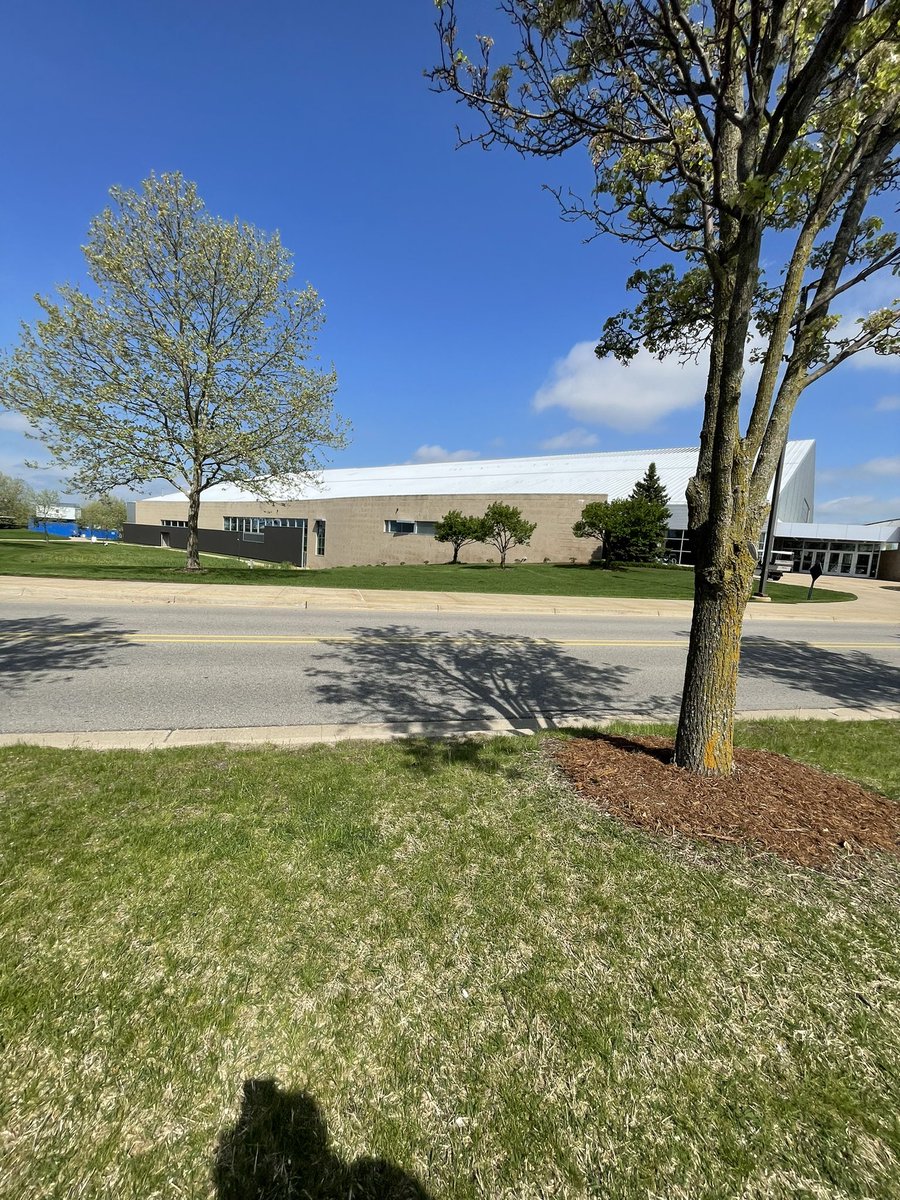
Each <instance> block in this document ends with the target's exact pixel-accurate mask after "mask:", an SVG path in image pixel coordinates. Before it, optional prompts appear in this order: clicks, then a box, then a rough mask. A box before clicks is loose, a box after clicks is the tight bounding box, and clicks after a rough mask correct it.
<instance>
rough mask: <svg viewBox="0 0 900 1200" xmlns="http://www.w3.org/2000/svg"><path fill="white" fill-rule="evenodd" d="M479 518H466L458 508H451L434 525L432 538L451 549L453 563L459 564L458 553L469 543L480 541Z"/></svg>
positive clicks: (480, 528)
mask: <svg viewBox="0 0 900 1200" xmlns="http://www.w3.org/2000/svg"><path fill="white" fill-rule="evenodd" d="M481 534H482V527H481V518H480V517H467V516H465V515H464V514H463V513H461V512H460V511H459V509H458V508H452V509H451V510H450V512H448V513H446V514H445V516H443V517H442V518H441V520H440V521H438V522H437V523H436V524H435V527H434V538H435V541H437V542H446V543H447V544H449V545H451V546H452V547H453V560H452V561H453V562H459V552H460V550H461V549H462V548H463V546H468V545H469V544H470V543H471V542H479V541H481Z"/></svg>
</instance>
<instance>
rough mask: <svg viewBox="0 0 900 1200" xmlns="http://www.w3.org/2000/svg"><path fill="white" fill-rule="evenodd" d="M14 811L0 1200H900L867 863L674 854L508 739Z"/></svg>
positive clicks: (107, 788)
mask: <svg viewBox="0 0 900 1200" xmlns="http://www.w3.org/2000/svg"><path fill="white" fill-rule="evenodd" d="M896 732H897V730H896V726H895V727H894V729H893V733H894V737H895V741H896ZM871 748H872V747H870V749H871ZM0 789H2V802H3V830H2V833H3V837H2V843H0V844H2V847H3V854H4V858H5V863H4V874H5V880H6V883H5V887H4V889H3V892H2V897H0V906H2V918H3V943H2V958H0V970H2V976H0V979H2V984H0V986H2V997H0V1011H2V1013H3V1018H2V1020H3V1041H2V1047H3V1049H2V1057H3V1069H4V1079H5V1080H6V1084H5V1087H4V1090H3V1094H2V1106H3V1113H2V1128H3V1131H4V1133H3V1138H2V1142H0V1195H2V1196H4V1197H6V1196H9V1197H13V1196H15V1197H22V1196H28V1197H29V1198H30V1200H39V1198H42V1197H63V1196H65V1197H68V1196H81V1195H84V1196H91V1197H116V1200H127V1198H131V1197H135V1198H136V1197H144V1198H146V1197H151V1196H159V1197H176V1196H191V1197H217V1200H237V1198H242V1200H247V1198H248V1197H251V1196H253V1197H258V1198H260V1200H261V1198H262V1197H263V1196H266V1197H287V1196H290V1195H294V1196H296V1195H306V1194H308V1195H310V1196H316V1197H320V1198H323V1197H326V1196H327V1197H335V1198H336V1197H337V1196H346V1195H348V1194H349V1188H350V1186H351V1185H352V1187H353V1189H354V1192H353V1194H354V1195H358V1196H366V1195H370V1196H376V1195H377V1196H395V1197H397V1198H398V1200H399V1198H400V1197H410V1198H412V1197H426V1196H427V1197H431V1198H432V1200H437V1198H439V1197H440V1198H447V1200H451V1198H452V1200H463V1198H465V1200H469V1198H474V1197H482V1196H490V1197H508V1198H510V1200H512V1198H513V1197H515V1198H516V1200H538V1198H539V1197H548V1196H554V1197H566V1198H569V1197H571V1198H573V1200H575V1198H579V1200H580V1198H584V1200H587V1198H588V1197H599V1196H603V1197H611V1198H616V1200H618V1198H626V1197H628V1198H630V1197H634V1198H635V1200H637V1198H641V1200H644V1198H646V1197H665V1198H666V1200H697V1198H698V1197H709V1198H710V1200H712V1198H713V1197H715V1198H718V1197H722V1196H738V1195H740V1196H746V1197H752V1198H754V1200H756V1198H762V1197H795V1196H809V1197H823V1198H825V1197H827V1198H831V1197H838V1196H842V1197H843V1196H850V1197H887V1196H889V1195H892V1194H896V1191H895V1189H896V1182H897V1179H898V1178H900V1131H898V1127H897V1121H896V1112H897V1109H898V1106H900V1080H898V1074H897V1068H896V1064H897V1062H898V1061H900V1022H898V1020H897V1016H898V1012H897V1007H898V995H900V993H898V979H900V950H898V944H897V936H896V930H897V927H898V917H900V913H898V901H897V892H896V882H897V879H896V875H895V872H894V871H893V868H892V867H891V866H890V864H888V863H884V864H880V865H879V864H873V865H872V866H871V868H870V869H869V870H868V871H867V872H866V873H865V874H864V875H860V876H859V877H857V878H849V877H840V876H826V875H821V874H816V873H814V872H811V871H804V870H796V871H789V870H788V869H786V868H784V867H782V866H779V865H778V864H776V863H772V862H753V861H751V860H749V859H747V858H746V857H745V856H742V855H740V854H737V853H729V852H725V853H722V854H718V853H713V852H711V851H710V852H705V853H703V854H699V853H697V852H695V851H693V850H692V849H691V848H690V847H689V846H684V847H679V846H677V845H673V844H668V843H665V842H661V841H660V840H659V839H655V838H650V837H647V836H645V835H642V834H640V833H637V832H634V831H630V830H627V829H624V828H622V827H621V826H619V825H618V824H617V823H616V822H614V821H612V820H611V819H609V818H607V817H605V816H603V815H602V814H601V813H599V812H598V811H596V809H594V808H592V807H591V806H589V805H586V804H583V803H582V802H580V801H579V800H578V799H577V798H576V797H575V796H574V794H573V793H572V792H571V791H570V789H568V788H567V787H566V786H565V785H564V784H563V783H562V782H561V781H560V779H559V778H558V776H557V774H556V772H555V770H554V769H553V767H552V766H551V765H550V763H549V760H548V758H547V756H546V755H544V754H543V752H542V750H541V746H540V744H539V743H538V744H536V743H534V742H528V741H517V740H513V739H498V740H495V741H491V742H489V743H483V744H479V743H463V744H456V745H450V744H446V743H425V742H413V743H407V744H404V745H393V746H363V745H346V746H341V747H339V748H336V749H316V750H309V751H303V752H291V751H279V750H274V749H268V750H259V751H256V750H254V751H247V750H244V751H240V750H225V749H222V748H216V747H212V748H205V749H201V750H183V751H163V752H159V753H153V754H144V755H141V754H138V753H124V752H123V753H110V754H92V753H87V752H82V753H74V754H73V753H65V752H54V751H40V750H35V749H26V748H19V749H15V750H7V751H4V752H2V753H0ZM266 1079H274V1080H276V1081H277V1084H259V1083H252V1082H251V1083H250V1084H249V1087H248V1081H259V1080H266ZM254 1106H255V1107H254ZM326 1129H327V1132H326ZM329 1139H330V1140H329ZM291 1189H293V1190H291Z"/></svg>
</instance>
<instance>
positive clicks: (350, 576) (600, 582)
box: [0, 536, 856, 604]
mask: <svg viewBox="0 0 900 1200" xmlns="http://www.w3.org/2000/svg"><path fill="white" fill-rule="evenodd" d="M201 561H202V564H203V568H204V569H203V571H202V572H201V573H199V574H197V575H188V574H186V573H185V572H184V570H183V569H182V566H183V562H184V554H183V553H182V552H180V551H178V552H176V551H173V550H161V549H156V548H154V547H150V546H127V545H121V544H118V543H105V544H104V543H91V542H87V543H85V542H69V541H65V540H51V541H49V542H43V541H41V542H34V541H30V542H21V543H17V542H16V541H15V540H7V539H6V538H5V536H0V575H41V576H53V577H57V578H62V579H109V580H138V581H151V582H163V583H172V582H173V581H177V582H179V583H185V582H195V583H198V584H203V583H245V584H273V583H276V584H278V585H279V586H296V587H333V588H372V589H376V590H377V589H381V590H389V591H397V590H402V591H423V592H495V593H503V594H506V595H517V596H529V595H530V596H610V597H619V598H646V599H654V600H690V599H692V598H693V594H694V592H693V589H694V583H693V574H692V572H691V571H689V570H686V569H685V568H683V567H669V568H665V567H658V568H657V567H622V568H621V569H618V570H602V569H599V568H596V567H588V566H584V565H580V564H575V565H569V564H564V565H560V564H554V563H525V564H519V565H514V566H510V567H507V568H506V569H505V570H501V569H500V567H499V566H497V565H489V564H486V563H479V564H473V565H467V564H459V565H457V566H451V565H450V564H446V563H445V564H432V565H430V566H406V567H331V568H329V569H328V570H305V571H297V570H294V569H292V568H282V567H279V566H277V565H273V564H268V565H260V564H257V566H256V567H255V569H250V568H249V567H248V566H247V564H246V562H245V561H244V560H242V559H234V558H219V557H216V556H212V555H203V556H202V558H201ZM768 591H769V594H770V595H771V597H772V600H773V601H775V602H776V603H782V604H798V603H805V602H806V597H807V589H806V588H805V587H797V586H796V585H792V584H780V583H771V584H769V587H768ZM855 599H856V597H855V596H854V595H852V594H851V593H850V592H832V591H826V590H825V589H824V588H823V589H822V590H821V591H819V590H816V591H814V592H813V597H812V602H813V603H817V604H830V603H833V602H835V601H841V600H855Z"/></svg>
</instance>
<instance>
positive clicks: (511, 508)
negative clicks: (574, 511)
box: [478, 500, 537, 567]
mask: <svg viewBox="0 0 900 1200" xmlns="http://www.w3.org/2000/svg"><path fill="white" fill-rule="evenodd" d="M479 525H480V536H479V537H478V541H479V542H484V543H485V544H486V545H488V546H494V547H495V548H496V549H497V550H498V551H499V553H500V566H501V567H505V566H506V556H507V555H508V554H509V552H510V550H512V549H514V547H516V546H527V545H528V543H529V542H530V541H531V535H532V534H533V533H534V531H535V529H537V522H531V521H526V520H525V518H524V517H523V516H522V510H521V509H520V508H516V507H515V505H512V504H503V503H502V502H501V501H499V500H497V501H495V502H494V503H493V504H489V505H488V508H487V512H486V513H485V514H484V516H483V517H481V519H480V521H479Z"/></svg>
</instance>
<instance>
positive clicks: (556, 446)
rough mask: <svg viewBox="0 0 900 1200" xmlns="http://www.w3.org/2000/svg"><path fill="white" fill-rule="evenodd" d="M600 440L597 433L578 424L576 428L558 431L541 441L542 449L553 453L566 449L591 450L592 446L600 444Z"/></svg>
mask: <svg viewBox="0 0 900 1200" xmlns="http://www.w3.org/2000/svg"><path fill="white" fill-rule="evenodd" d="M599 441H600V439H599V437H598V436H597V434H596V433H591V431H590V430H589V429H582V428H581V427H580V426H578V427H576V428H575V429H568V430H566V432H565V433H558V434H557V435H556V437H551V438H546V439H545V440H544V441H543V442H541V443H540V449H541V450H549V451H550V453H551V454H553V453H556V452H564V451H566V450H589V449H590V448H591V447H592V446H596V445H598V443H599Z"/></svg>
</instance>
